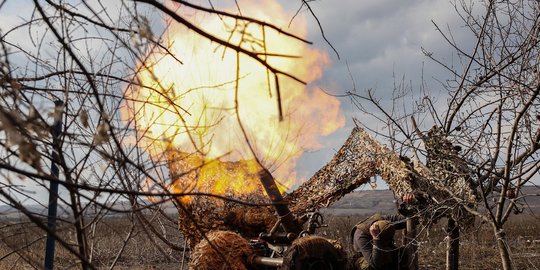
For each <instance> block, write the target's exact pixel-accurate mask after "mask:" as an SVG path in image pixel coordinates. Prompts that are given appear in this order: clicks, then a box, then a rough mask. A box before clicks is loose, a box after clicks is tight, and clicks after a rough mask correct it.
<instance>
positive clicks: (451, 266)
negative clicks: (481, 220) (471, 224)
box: [446, 219, 459, 270]
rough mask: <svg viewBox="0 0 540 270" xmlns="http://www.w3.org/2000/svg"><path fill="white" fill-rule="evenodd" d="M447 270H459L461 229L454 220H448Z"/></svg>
mask: <svg viewBox="0 0 540 270" xmlns="http://www.w3.org/2000/svg"><path fill="white" fill-rule="evenodd" d="M446 234H447V242H446V270H458V269H459V227H458V226H457V224H456V222H455V221H454V220H453V219H448V227H447V228H446Z"/></svg>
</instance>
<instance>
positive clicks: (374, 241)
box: [351, 194, 415, 270]
mask: <svg viewBox="0 0 540 270" xmlns="http://www.w3.org/2000/svg"><path fill="white" fill-rule="evenodd" d="M414 199H415V198H414V195H412V194H406V195H405V196H404V197H403V201H404V202H405V203H410V202H412V201H413V200H414ZM406 227H407V223H406V218H405V217H404V216H401V215H387V216H384V215H380V214H375V215H373V216H371V217H369V218H367V219H365V220H363V221H361V222H359V223H358V224H356V226H355V227H354V228H353V230H352V232H351V238H352V242H353V250H354V252H355V257H354V269H360V270H387V269H388V270H390V269H392V270H394V269H401V270H412V268H410V267H409V266H410V265H411V261H410V260H411V258H412V257H411V256H410V255H411V254H409V252H410V251H409V250H408V249H407V248H406V247H397V246H396V245H395V244H394V234H395V232H396V230H401V229H405V228H406Z"/></svg>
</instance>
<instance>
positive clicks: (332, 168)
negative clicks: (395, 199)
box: [286, 127, 415, 214]
mask: <svg viewBox="0 0 540 270" xmlns="http://www.w3.org/2000/svg"><path fill="white" fill-rule="evenodd" d="M375 175H380V176H381V178H382V179H384V180H385V181H386V182H387V183H388V185H389V186H390V187H391V188H392V189H393V190H394V191H395V192H396V193H397V194H398V195H400V196H401V195H403V194H405V193H407V192H411V191H413V189H414V186H413V183H414V180H413V178H414V177H415V174H414V173H413V171H411V169H410V167H409V166H408V164H407V163H405V162H403V161H402V160H401V159H400V157H399V155H397V154H396V153H394V152H393V151H391V150H390V149H388V148H387V147H386V146H384V145H383V144H381V143H379V142H378V141H377V140H375V139H374V138H373V137H372V136H370V135H369V134H368V133H366V132H365V131H364V130H363V129H361V128H359V127H356V128H354V129H353V131H352V133H351V135H349V138H348V139H347V141H345V144H343V146H342V147H341V149H339V151H338V152H337V153H336V154H335V155H334V157H333V158H332V160H331V161H330V162H329V163H328V164H326V165H325V166H324V167H323V168H322V169H320V170H319V171H318V172H317V173H315V175H314V176H313V177H311V178H310V179H309V180H308V181H307V182H305V183H304V184H302V185H301V186H300V187H299V188H298V189H296V190H295V191H293V192H292V193H291V194H290V195H288V196H286V199H287V200H288V201H289V202H290V208H291V211H292V212H293V213H295V214H301V213H304V212H306V211H311V210H316V209H320V208H322V207H326V206H328V205H329V204H331V203H333V202H335V201H337V200H339V199H340V198H341V197H343V196H344V195H345V194H347V193H349V192H351V191H352V190H354V189H356V188H357V187H359V186H361V185H363V184H366V183H368V182H369V181H370V178H371V177H373V176H375Z"/></svg>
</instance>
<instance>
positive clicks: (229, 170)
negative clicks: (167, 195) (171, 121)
mask: <svg viewBox="0 0 540 270" xmlns="http://www.w3.org/2000/svg"><path fill="white" fill-rule="evenodd" d="M167 157H168V158H169V169H170V171H171V176H172V178H173V179H175V181H174V183H175V184H174V185H173V186H172V188H173V189H175V190H176V191H183V192H205V193H213V192H216V191H215V190H214V191H213V190H209V189H210V188H209V187H210V186H216V181H218V180H219V179H221V178H222V177H227V178H231V179H233V180H234V181H237V182H232V181H231V182H228V183H226V184H227V185H231V186H230V187H232V186H234V185H239V186H240V187H243V186H242V185H245V186H247V185H248V184H249V185H252V186H251V187H250V190H251V192H246V193H244V194H237V193H235V192H234V190H232V189H231V188H230V187H227V185H223V186H224V187H223V190H220V191H219V194H220V195H223V196H226V197H228V198H233V199H236V200H240V201H244V202H249V203H255V204H268V198H267V197H266V196H265V195H264V193H263V191H262V190H263V188H262V185H261V183H260V181H259V179H258V174H257V172H258V171H257V170H255V169H253V168H251V167H250V166H252V164H250V163H249V162H250V161H240V162H221V161H214V162H213V163H208V164H205V163H204V161H203V159H202V158H201V157H200V156H198V155H195V154H193V155H188V154H186V153H182V152H180V151H175V150H172V149H169V150H168V153H167ZM218 166H219V167H218ZM216 167H218V168H216ZM255 168H256V167H255ZM246 172H247V173H246ZM203 180H204V181H203ZM197 181H199V182H197ZM217 186H218V188H219V185H217ZM214 188H215V187H214ZM179 202H180V204H181V206H180V207H179V211H178V213H179V220H178V221H179V222H178V226H179V229H180V231H182V233H183V234H184V236H185V237H186V238H187V239H188V241H189V243H190V245H191V246H193V245H195V244H196V243H198V242H199V241H200V240H201V239H202V235H203V234H204V233H207V232H209V231H212V230H230V231H238V232H241V233H242V235H243V236H245V237H256V236H258V235H259V233H261V232H267V231H268V230H270V229H271V227H272V226H273V224H274V223H275V221H276V220H277V218H276V216H275V215H274V214H273V212H274V211H273V209H272V208H271V207H257V208H254V207H247V206H244V205H242V204H239V203H237V202H234V201H228V200H223V199H219V198H215V197H208V196H190V197H181V198H180V200H179Z"/></svg>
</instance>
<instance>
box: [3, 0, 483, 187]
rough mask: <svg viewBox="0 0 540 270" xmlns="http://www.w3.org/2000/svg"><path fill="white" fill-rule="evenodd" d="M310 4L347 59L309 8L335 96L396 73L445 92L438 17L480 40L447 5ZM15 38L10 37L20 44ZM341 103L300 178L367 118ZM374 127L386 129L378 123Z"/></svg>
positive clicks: (17, 11)
mask: <svg viewBox="0 0 540 270" xmlns="http://www.w3.org/2000/svg"><path fill="white" fill-rule="evenodd" d="M200 2H201V3H207V1H200ZM226 2H228V4H232V3H234V1H226ZM255 2H261V3H263V2H264V1H262V0H255ZM280 2H281V3H282V4H283V5H284V7H285V8H286V9H287V10H288V11H290V12H291V14H293V13H294V12H295V11H296V9H297V8H298V7H299V6H300V1H290V0H289V1H286V0H280ZM222 3H225V2H222ZM238 3H239V5H240V7H241V6H242V0H238ZM310 4H311V7H312V8H313V10H314V12H315V13H316V15H317V18H318V19H319V20H320V22H321V25H322V27H323V29H324V32H325V34H326V36H327V38H328V39H329V40H330V42H331V43H332V45H333V46H334V47H335V48H336V49H337V50H338V52H339V54H340V56H341V59H338V58H337V57H336V55H335V54H334V53H333V51H332V50H331V48H330V47H329V46H328V45H327V44H326V42H325V41H324V40H323V39H322V35H321V32H320V31H319V29H318V25H317V24H316V21H315V20H314V18H313V17H311V16H310V15H309V14H308V12H307V11H305V10H304V11H303V15H305V16H306V17H307V21H308V24H307V25H308V28H309V30H308V39H309V40H310V41H313V42H314V45H313V46H314V47H316V48H320V49H322V50H325V51H327V52H328V54H329V56H330V58H331V64H330V65H329V66H328V67H326V70H325V72H324V75H323V77H322V78H321V79H320V80H319V81H318V82H317V84H318V85H320V86H321V87H323V88H324V89H325V90H326V91H328V92H330V93H332V94H338V95H340V94H344V93H345V92H346V91H351V90H353V89H352V88H353V80H354V85H355V87H356V91H358V92H359V93H363V92H364V90H366V89H370V88H371V89H375V90H376V94H377V95H378V96H379V97H381V98H385V97H389V96H390V95H391V93H392V88H393V84H394V82H393V80H394V78H393V74H394V75H395V77H396V78H397V79H398V80H400V79H401V78H402V77H403V76H405V78H406V81H411V83H412V88H413V89H418V88H419V85H420V83H421V78H422V77H421V76H422V71H423V77H424V83H425V84H426V85H427V88H428V89H429V90H431V91H433V93H437V92H438V91H440V90H441V89H440V88H441V87H440V85H439V83H438V82H437V81H436V80H445V79H447V78H448V72H446V71H444V70H443V69H442V68H441V67H440V66H439V65H438V64H435V63H433V62H431V61H430V60H429V59H427V57H425V56H424V55H423V54H422V51H421V48H425V49H426V50H428V51H430V52H433V54H434V55H435V56H437V57H438V58H442V59H446V60H447V61H448V62H449V63H450V62H451V59H452V58H453V57H454V56H453V54H452V50H451V48H449V47H448V45H447V44H446V43H445V42H444V40H443V38H442V37H441V35H440V34H439V33H438V32H437V31H436V30H435V27H434V25H433V24H432V22H431V20H433V21H435V22H437V23H438V24H439V25H440V26H442V27H444V28H446V27H448V28H449V29H451V30H452V31H453V34H454V36H453V37H454V39H455V40H456V41H457V42H458V43H460V44H463V46H465V47H471V46H472V45H471V44H472V42H473V39H470V37H468V33H467V32H463V31H460V28H461V25H462V22H461V20H460V18H459V17H458V16H457V14H456V11H455V10H454V9H453V6H452V5H451V3H450V2H448V1H437V0H409V1H396V0H393V1H390V0H377V1H375V0H372V1H364V0H320V1H313V2H310ZM31 13H32V6H31V2H29V1H8V2H7V4H6V6H5V7H3V8H2V10H0V25H2V28H3V29H9V25H11V24H12V23H15V22H16V21H18V20H19V19H18V18H21V17H22V18H25V19H28V18H29V16H30V15H31ZM281 27H283V28H286V27H287V26H285V25H284V26H281ZM16 35H21V36H20V38H21V39H23V38H27V37H25V36H24V35H26V33H25V32H24V31H18V32H17V33H16ZM16 35H15V36H11V38H15V39H17V36H16ZM25 45H28V46H31V45H30V44H25ZM346 63H348V67H347V65H346ZM348 68H350V74H349V71H348ZM351 76H352V79H351ZM341 102H342V109H343V111H344V113H345V115H346V118H347V125H346V126H345V127H344V128H342V129H341V130H339V131H337V132H335V133H334V134H332V135H331V136H329V137H327V138H325V139H323V142H322V144H323V146H324V147H323V148H322V149H321V150H317V151H314V152H311V153H305V154H304V156H303V157H302V158H301V160H300V162H299V168H298V170H299V173H300V175H301V176H303V177H305V178H308V177H309V176H311V175H312V174H313V173H314V172H315V171H316V170H318V169H319V168H321V167H322V166H323V165H324V164H325V163H326V162H327V161H328V160H329V159H330V158H331V157H332V155H333V153H334V152H335V151H336V150H337V149H339V147H340V146H341V144H342V143H343V142H344V141H345V139H346V138H347V136H348V134H349V132H350V130H351V128H352V121H351V117H353V116H354V117H357V118H359V119H362V115H359V112H358V111H357V110H355V109H354V108H353V107H352V106H351V104H350V102H349V100H348V99H347V98H341ZM370 124H372V125H373V127H374V128H380V126H377V123H370Z"/></svg>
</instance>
